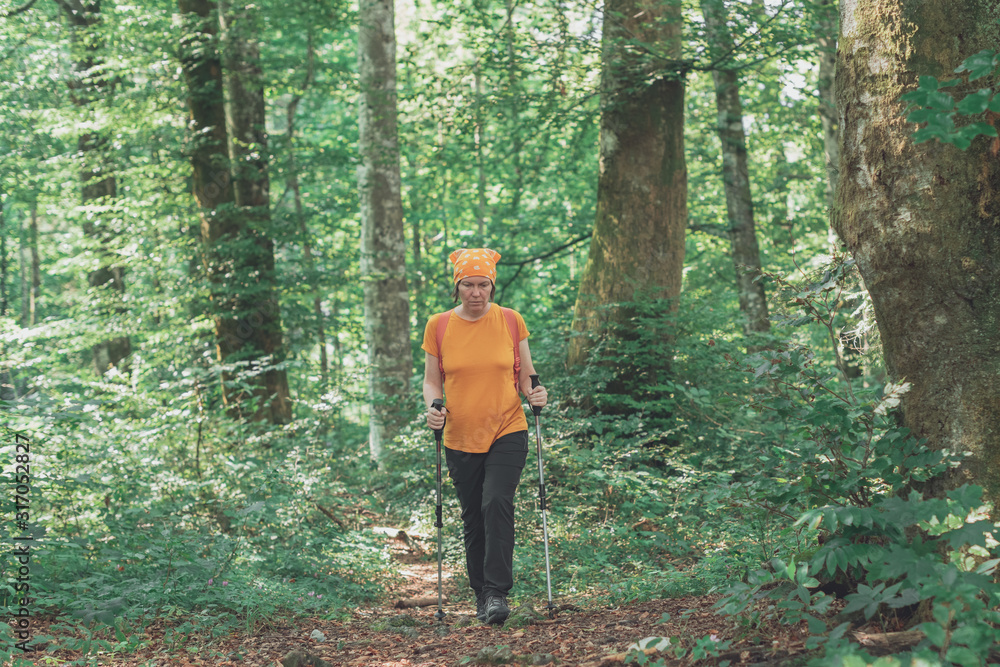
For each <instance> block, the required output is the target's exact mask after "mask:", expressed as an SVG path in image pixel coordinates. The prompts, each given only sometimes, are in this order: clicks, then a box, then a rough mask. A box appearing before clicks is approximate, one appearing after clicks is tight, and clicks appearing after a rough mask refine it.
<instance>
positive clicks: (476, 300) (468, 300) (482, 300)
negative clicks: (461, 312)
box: [458, 276, 493, 312]
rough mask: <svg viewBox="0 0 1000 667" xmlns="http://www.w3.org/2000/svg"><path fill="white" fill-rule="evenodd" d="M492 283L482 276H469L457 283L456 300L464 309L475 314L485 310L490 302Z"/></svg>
mask: <svg viewBox="0 0 1000 667" xmlns="http://www.w3.org/2000/svg"><path fill="white" fill-rule="evenodd" d="M492 289H493V283H492V281H490V279H489V278H486V277H484V276H469V277H468V278H462V279H461V280H459V281H458V298H459V299H461V300H462V305H463V306H465V309H466V310H468V311H471V312H476V311H479V310H482V309H484V308H486V304H488V303H489V302H490V291H491V290H492Z"/></svg>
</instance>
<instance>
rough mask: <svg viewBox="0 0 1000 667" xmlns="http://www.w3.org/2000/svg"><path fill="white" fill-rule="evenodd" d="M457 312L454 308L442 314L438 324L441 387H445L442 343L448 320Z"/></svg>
mask: <svg viewBox="0 0 1000 667" xmlns="http://www.w3.org/2000/svg"><path fill="white" fill-rule="evenodd" d="M453 312H455V309H454V308H452V309H451V310H449V311H448V312H446V313H441V317H439V318H438V323H437V345H438V370H439V371H441V385H442V386H444V362H443V361H442V359H444V355H443V354H441V341H443V340H444V330H445V329H447V328H448V320H450V319H451V314H452V313H453Z"/></svg>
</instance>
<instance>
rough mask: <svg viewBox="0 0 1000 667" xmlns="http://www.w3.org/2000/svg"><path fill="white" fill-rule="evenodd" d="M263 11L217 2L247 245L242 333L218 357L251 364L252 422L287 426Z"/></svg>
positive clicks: (241, 229) (241, 262)
mask: <svg viewBox="0 0 1000 667" xmlns="http://www.w3.org/2000/svg"><path fill="white" fill-rule="evenodd" d="M257 11H259V10H258V9H257V8H255V7H254V6H253V5H252V4H248V3H247V2H246V1H245V0H236V2H232V3H230V2H229V1H228V0H219V27H220V29H221V31H222V35H221V37H222V45H223V66H222V76H223V85H224V86H225V91H226V107H225V108H226V124H227V128H226V129H227V133H228V136H229V165H230V169H231V172H232V177H233V191H234V192H233V193H234V196H235V203H236V216H237V217H236V222H237V225H238V227H237V229H236V230H234V231H235V236H234V239H235V238H236V237H238V238H239V239H240V240H241V241H243V243H242V244H241V246H242V247H241V249H240V250H239V251H238V252H236V253H234V255H233V259H234V260H235V262H234V263H235V265H236V266H237V267H238V273H237V274H236V275H237V280H239V281H241V282H242V284H241V285H240V290H239V294H238V295H237V298H238V299H239V300H240V301H239V303H238V304H236V307H237V318H235V319H237V320H238V321H237V323H236V328H235V329H231V330H229V331H228V332H227V333H228V334H235V336H236V338H234V337H233V336H232V335H226V336H224V337H221V339H220V349H221V350H222V358H224V359H226V360H227V361H228V360H230V359H232V360H234V361H235V360H239V361H245V362H247V363H248V364H249V366H248V368H247V370H248V374H247V377H248V378H252V379H250V382H251V383H253V384H255V386H254V388H253V389H252V390H251V391H250V392H241V394H240V395H239V396H238V397H236V399H235V400H234V403H241V402H242V401H243V400H245V399H247V398H249V397H250V396H253V397H256V398H258V399H259V403H258V407H257V409H256V413H255V414H254V415H253V419H254V420H266V421H269V422H270V423H272V424H284V423H286V422H289V421H291V418H292V409H291V401H290V400H289V393H288V377H287V375H286V373H285V371H284V369H282V368H276V367H275V366H276V365H278V364H280V363H281V362H283V361H284V348H283V346H282V338H283V333H282V328H281V306H280V304H279V303H278V296H277V289H278V288H277V285H276V282H277V276H276V273H275V269H274V241H273V240H272V239H271V195H270V180H269V178H268V173H267V157H268V153H267V128H266V117H265V116H266V111H265V106H264V81H263V76H262V73H261V68H260V49H259V47H258V45H257V35H258V34H259V33H260V29H259V26H258V25H257V20H256V16H257V15H256V13H257ZM247 241H249V243H247ZM231 322H232V320H227V323H231ZM247 324H249V325H250V330H249V331H247V330H246V325H247ZM237 339H239V340H238V341H237ZM262 368H263V369H264V372H263V373H262V374H261V373H260V371H261V369H262ZM258 376H259V379H257V378H258Z"/></svg>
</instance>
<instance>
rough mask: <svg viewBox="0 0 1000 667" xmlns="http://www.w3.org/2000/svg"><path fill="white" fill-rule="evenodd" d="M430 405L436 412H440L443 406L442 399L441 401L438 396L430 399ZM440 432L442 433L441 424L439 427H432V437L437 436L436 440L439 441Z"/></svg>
mask: <svg viewBox="0 0 1000 667" xmlns="http://www.w3.org/2000/svg"><path fill="white" fill-rule="evenodd" d="M431 407H432V408H434V409H435V410H437V411H438V412H441V408H443V407H444V401H442V400H441V399H440V398H435V399H434V400H433V401H431ZM442 433H444V427H443V426H442V427H441V428H436V429H434V437H435V438H437V440H438V442H441V434H442Z"/></svg>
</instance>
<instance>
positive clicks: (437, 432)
mask: <svg viewBox="0 0 1000 667" xmlns="http://www.w3.org/2000/svg"><path fill="white" fill-rule="evenodd" d="M431 407H432V408H434V409H435V410H437V411H438V412H441V408H443V407H444V401H442V400H441V399H440V398H435V399H434V400H433V401H432V402H431ZM442 433H444V427H441V428H436V429H434V442H435V443H436V444H437V521H436V522H435V523H434V525H435V526H437V541H438V610H437V613H436V614H434V618H435V619H436V620H437V621H438V622H439V623H444V610H443V609H442V608H441V527H442V526H443V525H444V524H443V523H442V522H441V434H442Z"/></svg>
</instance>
